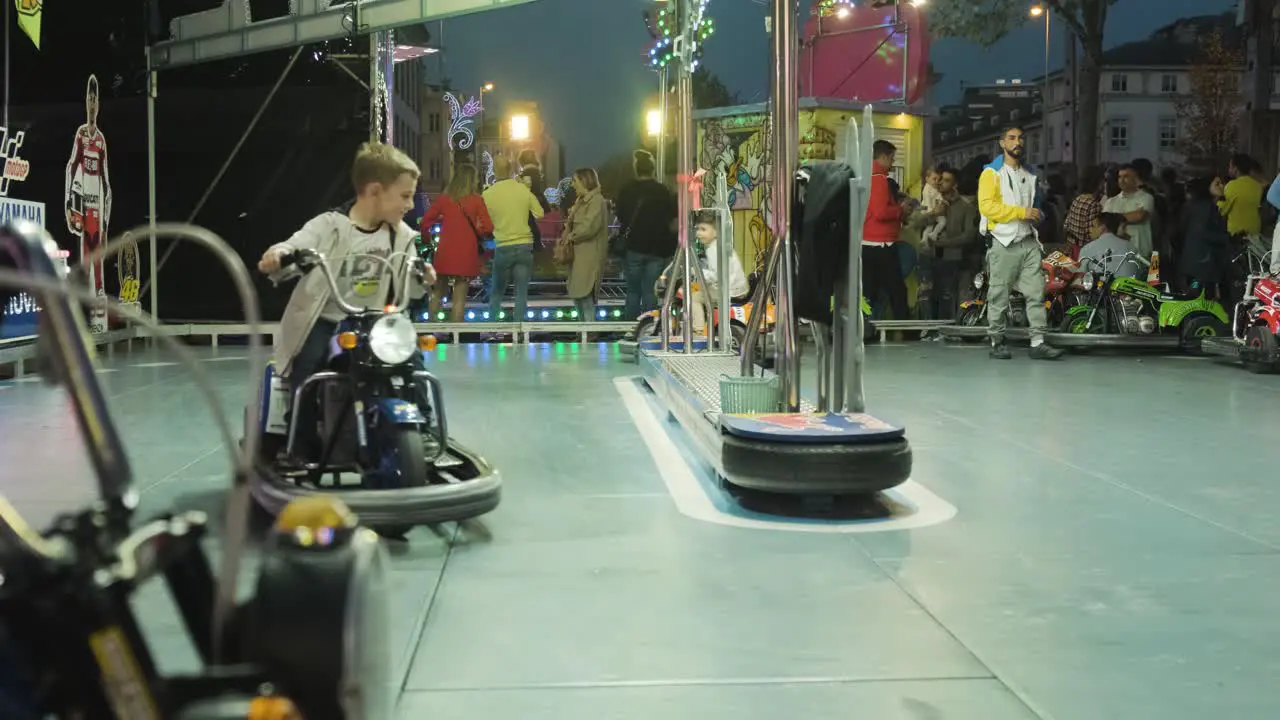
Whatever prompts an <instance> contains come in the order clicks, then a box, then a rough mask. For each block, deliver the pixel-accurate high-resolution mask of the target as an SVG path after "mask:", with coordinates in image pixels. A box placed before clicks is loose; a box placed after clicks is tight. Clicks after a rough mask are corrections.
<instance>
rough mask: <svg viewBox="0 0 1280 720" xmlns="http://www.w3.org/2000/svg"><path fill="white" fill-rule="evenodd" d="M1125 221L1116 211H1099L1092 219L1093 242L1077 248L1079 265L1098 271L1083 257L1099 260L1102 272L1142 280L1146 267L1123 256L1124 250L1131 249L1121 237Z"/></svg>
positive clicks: (1129, 250)
mask: <svg viewBox="0 0 1280 720" xmlns="http://www.w3.org/2000/svg"><path fill="white" fill-rule="evenodd" d="M1124 231H1125V221H1124V216H1123V215H1121V214H1119V213H1101V214H1100V215H1098V218H1097V219H1096V220H1094V222H1093V233H1092V234H1093V241H1092V242H1090V243H1088V244H1087V245H1085V246H1084V247H1083V248H1081V249H1080V268H1081V269H1082V270H1086V271H1088V270H1092V271H1093V272H1098V266H1097V265H1090V264H1089V263H1088V262H1086V261H1087V260H1091V259H1092V260H1096V261H1097V262H1099V263H1103V267H1105V269H1106V272H1112V271H1114V272H1115V274H1116V275H1117V276H1124V277H1131V278H1139V279H1146V276H1147V275H1146V272H1147V271H1146V270H1145V269H1143V267H1142V266H1141V265H1139V264H1138V263H1137V262H1136V261H1135V260H1134V259H1133V258H1129V259H1127V260H1126V259H1125V257H1124V256H1125V253H1129V252H1133V251H1134V250H1135V248H1134V245H1133V243H1131V242H1129V241H1128V240H1126V239H1124V237H1123V235H1124Z"/></svg>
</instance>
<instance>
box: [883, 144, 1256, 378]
mask: <svg viewBox="0 0 1280 720" xmlns="http://www.w3.org/2000/svg"><path fill="white" fill-rule="evenodd" d="M1000 148H1001V153H1000V155H999V156H997V157H994V158H992V157H989V156H978V157H975V158H973V159H971V160H970V161H969V162H968V163H967V164H966V165H965V166H964V167H961V168H952V167H947V166H934V167H931V168H930V169H929V170H927V171H926V173H925V176H924V178H923V179H922V182H921V190H920V192H919V193H918V197H917V196H915V194H913V195H907V194H906V193H904V192H902V190H901V189H900V188H899V187H898V184H897V183H896V182H895V181H894V179H893V178H892V177H890V173H891V169H892V168H893V167H894V165H895V156H896V148H895V147H894V146H893V145H892V144H890V143H888V142H885V141H877V142H876V143H875V146H874V149H873V154H874V156H875V157H874V171H873V172H874V174H873V178H872V186H871V197H870V204H869V207H868V209H867V215H866V219H865V222H864V225H863V240H862V244H863V257H864V261H863V268H864V277H863V284H864V288H865V292H866V296H867V299H868V301H869V302H870V304H871V305H872V307H873V308H874V311H875V312H876V314H877V315H879V316H881V317H892V318H894V319H953V318H955V317H956V315H957V312H958V309H959V302H960V301H961V300H962V299H963V298H964V297H965V295H966V294H967V289H968V288H969V287H971V285H972V282H973V278H974V275H975V273H978V272H983V271H984V270H985V272H987V277H988V281H989V284H988V288H989V289H988V298H987V320H988V332H989V335H990V338H991V343H992V348H991V354H992V356H993V357H997V358H1002V359H1003V358H1008V357H1011V353H1010V352H1009V350H1008V347H1007V345H1006V344H1005V332H1006V326H1007V320H1008V308H1009V292H1010V290H1018V291H1019V292H1020V293H1022V294H1023V295H1024V296H1025V297H1026V298H1027V303H1026V307H1027V315H1028V318H1027V319H1028V322H1029V324H1030V326H1031V334H1032V346H1033V347H1032V357H1037V358H1044V359H1052V358H1056V357H1058V356H1059V355H1060V353H1059V352H1058V351H1056V350H1055V349H1053V348H1051V347H1049V346H1048V345H1045V344H1044V333H1045V332H1046V330H1047V328H1045V317H1044V315H1045V313H1044V306H1043V303H1042V302H1040V300H1041V299H1042V298H1043V286H1044V281H1043V275H1042V270H1041V260H1042V258H1043V257H1044V256H1045V255H1047V254H1048V253H1050V252H1054V251H1059V252H1062V253H1064V254H1066V255H1069V256H1070V257H1072V258H1073V259H1077V260H1078V259H1080V258H1082V257H1083V258H1089V257H1093V258H1096V259H1098V260H1099V261H1100V262H1103V263H1107V262H1111V263H1114V265H1113V266H1111V267H1108V270H1109V271H1111V270H1114V271H1116V272H1117V273H1118V274H1126V275H1130V276H1131V277H1144V276H1145V275H1147V273H1148V271H1147V268H1146V267H1145V266H1142V265H1140V264H1139V263H1137V262H1134V261H1132V260H1129V261H1125V259H1124V258H1125V256H1126V254H1127V253H1130V252H1133V253H1135V254H1136V255H1137V256H1139V257H1141V258H1143V259H1144V260H1146V261H1147V262H1150V263H1152V265H1153V266H1154V267H1155V268H1157V269H1158V271H1159V273H1160V277H1159V280H1160V282H1162V283H1166V284H1168V285H1169V286H1170V287H1171V289H1174V290H1178V291H1189V292H1198V291H1203V292H1205V293H1206V294H1208V295H1210V296H1212V297H1215V298H1218V299H1221V300H1223V301H1224V302H1225V303H1231V302H1233V301H1234V300H1235V298H1232V297H1230V293H1231V289H1230V288H1231V287H1232V284H1231V281H1232V280H1233V279H1234V278H1235V277H1236V276H1238V275H1240V274H1241V273H1243V272H1245V271H1247V267H1242V262H1240V261H1239V260H1238V258H1241V257H1244V256H1245V255H1246V254H1247V252H1246V251H1248V250H1250V249H1251V250H1252V255H1253V257H1256V258H1260V257H1263V256H1265V255H1266V254H1267V253H1268V252H1271V251H1272V246H1273V245H1274V244H1275V242H1274V241H1275V240H1280V232H1278V233H1277V234H1276V235H1275V236H1274V239H1273V242H1270V243H1269V242H1266V241H1265V240H1264V237H1263V231H1264V228H1266V227H1267V226H1269V225H1273V224H1274V221H1275V214H1276V210H1277V209H1278V208H1280V178H1275V180H1274V182H1270V189H1269V190H1268V189H1267V187H1268V185H1267V184H1268V182H1269V178H1267V177H1265V176H1263V174H1262V172H1263V170H1262V167H1261V165H1260V164H1259V163H1258V162H1257V161H1256V160H1254V159H1253V158H1251V157H1249V156H1248V155H1244V154H1237V155H1233V156H1232V157H1231V158H1230V159H1229V161H1228V163H1227V167H1226V172H1225V174H1223V175H1219V176H1216V177H1215V176H1194V177H1189V178H1182V177H1180V176H1179V174H1178V172H1177V171H1176V170H1175V169H1173V168H1166V169H1164V170H1163V171H1162V172H1161V173H1160V175H1159V177H1156V176H1155V175H1154V173H1153V170H1154V168H1153V166H1152V163H1151V162H1150V161H1149V160H1146V159H1136V160H1134V161H1132V162H1130V163H1126V164H1112V165H1107V166H1094V167H1089V168H1086V169H1084V170H1083V171H1082V172H1081V173H1080V174H1079V178H1078V182H1077V184H1076V187H1075V189H1074V191H1073V192H1068V190H1067V184H1066V182H1065V180H1064V178H1063V176H1061V175H1045V174H1036V172H1035V170H1034V169H1033V168H1031V167H1030V166H1029V165H1028V164H1027V163H1025V162H1024V154H1025V138H1024V134H1023V131H1022V128H1020V127H1017V126H1016V125H1015V126H1011V127H1007V128H1005V129H1004V132H1003V133H1002V135H1001V138H1000ZM1277 255H1280V253H1273V255H1272V260H1271V264H1270V268H1271V270H1272V271H1277V270H1280V258H1277ZM1154 276H1155V273H1154V272H1153V273H1152V278H1153V280H1154ZM911 281H914V282H911ZM909 284H912V285H914V288H909V287H908V285H909ZM909 290H914V294H915V302H910V297H909V294H910V293H909Z"/></svg>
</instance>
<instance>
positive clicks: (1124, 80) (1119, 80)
mask: <svg viewBox="0 0 1280 720" xmlns="http://www.w3.org/2000/svg"><path fill="white" fill-rule="evenodd" d="M1111 92H1121V93H1122V92H1129V76H1128V75H1125V74H1124V73H1113V74H1112V75H1111Z"/></svg>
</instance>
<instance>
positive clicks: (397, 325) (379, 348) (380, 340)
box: [369, 315, 418, 365]
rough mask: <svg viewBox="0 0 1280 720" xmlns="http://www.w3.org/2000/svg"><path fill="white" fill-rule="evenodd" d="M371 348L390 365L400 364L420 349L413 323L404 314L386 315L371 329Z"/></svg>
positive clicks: (374, 353)
mask: <svg viewBox="0 0 1280 720" xmlns="http://www.w3.org/2000/svg"><path fill="white" fill-rule="evenodd" d="M369 349H370V350H372V351H373V356H374V357H376V358H378V359H379V360H381V361H382V362H384V363H386V364H388V365H399V364H400V363H402V362H405V361H407V360H408V359H409V358H411V357H413V354H414V353H415V352H417V351H418V336H417V334H416V333H415V332H414V330H413V323H412V322H410V321H409V318H407V317H405V316H403V315H386V316H384V317H381V318H379V319H378V321H377V322H375V323H374V324H373V327H372V328H371V329H370V330H369Z"/></svg>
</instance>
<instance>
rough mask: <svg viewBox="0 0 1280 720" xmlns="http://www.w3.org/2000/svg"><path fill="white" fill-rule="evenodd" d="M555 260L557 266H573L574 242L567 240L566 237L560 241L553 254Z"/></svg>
mask: <svg viewBox="0 0 1280 720" xmlns="http://www.w3.org/2000/svg"><path fill="white" fill-rule="evenodd" d="M553 258H554V259H555V261H556V264H557V265H572V264H573V241H572V240H566V239H565V238H564V237H561V238H560V240H559V241H558V242H556V249H555V250H554V252H553Z"/></svg>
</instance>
